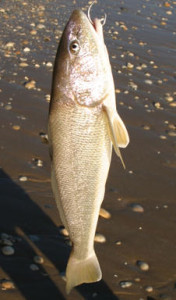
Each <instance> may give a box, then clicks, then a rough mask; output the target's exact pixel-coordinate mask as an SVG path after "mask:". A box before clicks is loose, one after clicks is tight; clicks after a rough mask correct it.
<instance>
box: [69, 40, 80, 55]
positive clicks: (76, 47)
mask: <svg viewBox="0 0 176 300" xmlns="http://www.w3.org/2000/svg"><path fill="white" fill-rule="evenodd" d="M79 49H80V46H79V43H78V41H72V42H71V43H70V51H71V53H72V54H77V53H78V52H79Z"/></svg>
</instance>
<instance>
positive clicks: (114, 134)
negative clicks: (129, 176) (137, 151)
mask: <svg viewBox="0 0 176 300" xmlns="http://www.w3.org/2000/svg"><path fill="white" fill-rule="evenodd" d="M103 107H104V110H105V112H106V114H107V118H108V123H109V129H110V135H111V140H112V143H113V146H114V150H115V152H116V154H117V156H119V158H120V160H121V162H122V165H123V167H124V169H125V168H126V167H125V164H124V161H123V158H122V156H121V153H120V150H119V148H125V147H127V145H128V143H129V136H128V132H127V129H126V127H125V125H124V123H123V121H122V119H121V118H120V116H119V115H118V113H117V112H116V111H115V110H113V109H111V108H109V107H108V106H106V105H104V106H103Z"/></svg>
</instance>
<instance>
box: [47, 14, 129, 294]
mask: <svg viewBox="0 0 176 300" xmlns="http://www.w3.org/2000/svg"><path fill="white" fill-rule="evenodd" d="M48 133H49V144H50V154H51V178H52V189H53V193H54V196H55V200H56V203H57V207H58V210H59V213H60V217H61V220H62V222H63V224H64V226H65V227H66V229H67V230H68V232H69V236H70V239H71V241H72V251H71V254H70V258H69V261H68V264H67V269H66V280H67V284H66V290H67V292H68V293H69V292H70V290H71V289H72V288H73V287H74V286H77V285H79V284H81V283H85V282H94V281H98V280H100V279H101V277H102V274H101V269H100V266H99V262H98V259H97V257H96V254H95V251H94V236H95V231H96V226H97V221H98V216H99V210H100V206H101V203H102V201H103V198H104V192H105V184H106V180H107V176H108V171H109V167H110V162H111V155H112V143H113V145H114V148H115V151H116V153H117V155H118V156H120V158H121V155H120V151H119V147H126V146H127V144H128V142H129V138H128V133H127V131H126V128H125V126H124V124H123V122H122V120H121V119H120V117H119V115H118V114H117V112H116V104H115V92H114V83H113V78H112V72H111V66H110V63H109V57H108V52H107V49H106V46H105V44H104V40H103V31H102V25H101V22H100V20H98V19H95V20H94V22H93V24H91V22H90V21H89V19H88V18H87V16H86V15H85V14H84V13H83V12H82V11H81V10H75V11H74V12H73V13H72V15H71V17H70V19H69V21H68V23H67V25H66V27H65V30H64V32H63V35H62V37H61V41H60V44H59V47H58V51H57V54H56V59H55V66H54V72H53V83H52V93H51V102H50V109H49V130H48ZM121 159H122V158H121Z"/></svg>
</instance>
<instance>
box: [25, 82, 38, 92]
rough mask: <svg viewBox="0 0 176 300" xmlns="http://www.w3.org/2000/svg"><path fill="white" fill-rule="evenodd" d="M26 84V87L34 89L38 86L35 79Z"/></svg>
mask: <svg viewBox="0 0 176 300" xmlns="http://www.w3.org/2000/svg"><path fill="white" fill-rule="evenodd" d="M24 86H25V88H26V89H28V90H32V89H35V88H36V82H35V80H30V81H28V82H26V83H25V84H24Z"/></svg>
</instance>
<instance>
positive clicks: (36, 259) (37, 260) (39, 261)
mask: <svg viewBox="0 0 176 300" xmlns="http://www.w3.org/2000/svg"><path fill="white" fill-rule="evenodd" d="M34 262H35V263H36V264H39V265H42V264H43V263H44V259H43V257H42V256H39V255H36V256H34Z"/></svg>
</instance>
